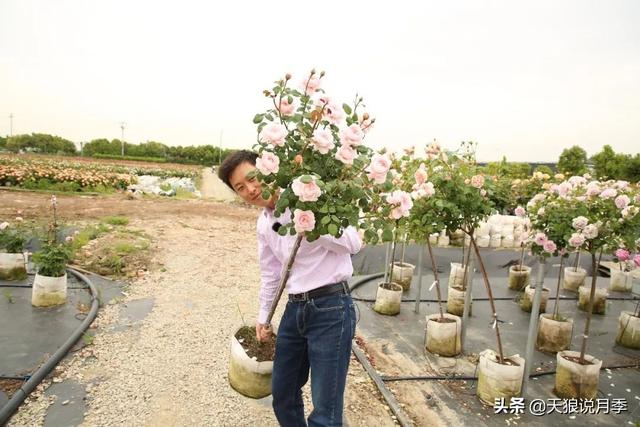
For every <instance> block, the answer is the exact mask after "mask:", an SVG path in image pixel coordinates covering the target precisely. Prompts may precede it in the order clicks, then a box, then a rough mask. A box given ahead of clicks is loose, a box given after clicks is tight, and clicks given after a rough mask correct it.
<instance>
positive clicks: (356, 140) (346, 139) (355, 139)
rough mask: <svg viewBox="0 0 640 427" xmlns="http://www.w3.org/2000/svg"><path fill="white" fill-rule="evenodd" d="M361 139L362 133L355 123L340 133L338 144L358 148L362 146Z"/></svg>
mask: <svg viewBox="0 0 640 427" xmlns="http://www.w3.org/2000/svg"><path fill="white" fill-rule="evenodd" d="M362 138H364V132H362V129H361V128H360V126H358V125H357V124H355V123H354V124H352V125H351V126H349V127H348V128H346V129H343V130H341V131H340V143H341V144H342V145H352V146H358V145H360V144H362Z"/></svg>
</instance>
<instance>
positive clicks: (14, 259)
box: [0, 252, 27, 280]
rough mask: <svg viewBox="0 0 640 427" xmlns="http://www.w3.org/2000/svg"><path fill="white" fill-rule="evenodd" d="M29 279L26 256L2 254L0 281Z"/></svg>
mask: <svg viewBox="0 0 640 427" xmlns="http://www.w3.org/2000/svg"><path fill="white" fill-rule="evenodd" d="M26 277H27V270H26V265H25V256H24V254H21V253H20V254H13V253H7V252H0V279H3V280H22V279H25V278H26Z"/></svg>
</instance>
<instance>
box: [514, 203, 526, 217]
mask: <svg viewBox="0 0 640 427" xmlns="http://www.w3.org/2000/svg"><path fill="white" fill-rule="evenodd" d="M514 213H515V214H516V216H519V217H520V218H524V216H525V215H526V214H527V211H525V210H524V208H523V207H522V206H518V207H517V208H516V210H515V211H514Z"/></svg>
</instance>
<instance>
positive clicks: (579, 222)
mask: <svg viewBox="0 0 640 427" xmlns="http://www.w3.org/2000/svg"><path fill="white" fill-rule="evenodd" d="M587 224H589V220H588V219H587V218H585V217H583V216H578V217H575V218H573V221H571V225H572V226H573V228H575V229H576V230H582V229H583V228H585V227H586V226H587Z"/></svg>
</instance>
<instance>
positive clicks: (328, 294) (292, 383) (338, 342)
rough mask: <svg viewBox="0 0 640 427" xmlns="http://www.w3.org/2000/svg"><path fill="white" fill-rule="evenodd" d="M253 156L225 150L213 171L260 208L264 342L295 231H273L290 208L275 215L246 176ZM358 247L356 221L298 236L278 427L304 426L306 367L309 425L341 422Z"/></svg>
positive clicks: (276, 368)
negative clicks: (331, 232)
mask: <svg viewBox="0 0 640 427" xmlns="http://www.w3.org/2000/svg"><path fill="white" fill-rule="evenodd" d="M256 158H257V155H256V154H255V153H253V152H251V151H246V150H241V151H236V152H234V153H232V154H231V155H230V156H228V157H227V158H226V159H225V161H224V162H223V163H222V165H221V166H220V168H219V171H218V176H219V177H220V179H222V181H224V182H225V184H227V185H228V186H229V188H231V189H232V190H233V191H235V192H236V193H237V194H238V195H239V196H240V197H241V198H242V199H243V200H244V201H246V202H248V203H250V204H252V205H255V206H259V207H262V208H263V210H262V212H261V213H260V215H259V217H258V225H257V228H258V256H259V260H260V275H261V286H260V298H259V299H260V311H259V314H258V322H257V324H256V336H257V338H258V340H261V341H264V340H266V339H268V338H269V335H270V333H271V331H270V330H269V329H268V328H267V327H266V326H265V322H266V319H267V315H268V313H269V309H270V307H271V304H272V302H273V299H274V297H275V293H276V289H277V287H278V284H279V283H280V277H281V273H282V266H283V265H284V264H285V263H286V262H287V260H288V257H289V254H290V253H291V249H292V247H293V245H294V241H295V236H280V235H278V233H277V229H278V227H279V226H280V225H282V224H286V223H289V222H290V221H291V219H290V213H289V211H288V210H287V211H286V212H285V213H284V215H282V216H280V217H279V218H276V217H274V208H275V203H276V198H275V197H274V198H271V199H269V200H265V199H263V198H262V189H261V186H260V182H259V181H258V180H257V179H256V178H254V177H250V176H248V174H249V173H250V172H252V171H253V170H255V168H256V167H255V164H256ZM361 247H362V241H361V239H360V236H359V235H358V233H357V231H356V230H355V228H353V227H348V228H347V229H345V230H344V232H343V234H342V236H341V237H340V238H334V237H332V236H322V237H320V238H319V239H318V240H316V241H314V242H311V243H309V242H307V241H306V240H305V239H303V241H302V243H301V245H300V249H299V250H298V253H297V256H296V259H295V261H294V263H293V267H292V269H291V274H290V276H289V280H288V283H287V291H288V293H289V302H288V303H287V306H286V308H285V311H284V314H283V316H282V319H281V320H280V325H279V326H278V334H277V339H276V354H275V359H274V363H273V374H272V379H271V385H272V394H273V410H274V412H275V415H276V418H277V419H278V422H279V423H280V425H282V426H286V427H288V426H306V425H307V421H306V420H305V417H304V404H303V401H302V387H303V386H304V385H305V384H306V382H307V380H308V377H309V370H311V397H312V401H313V411H312V412H311V414H310V415H309V419H308V425H309V426H341V425H342V410H343V400H344V399H343V397H344V388H345V382H346V377H347V370H348V368H349V358H350V353H351V341H352V339H353V337H354V334H355V325H356V318H355V311H354V305H353V301H352V299H351V296H350V295H349V289H348V286H347V282H346V281H347V279H348V278H349V277H351V275H352V274H353V265H352V264H351V255H352V254H355V253H357V252H358V251H359V250H360V248H361Z"/></svg>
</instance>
